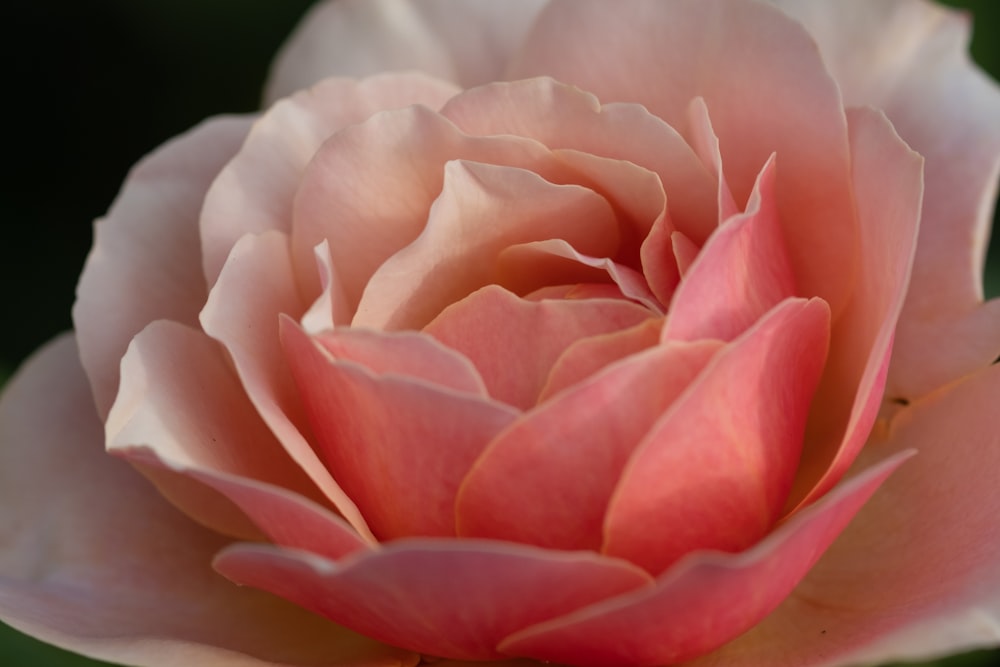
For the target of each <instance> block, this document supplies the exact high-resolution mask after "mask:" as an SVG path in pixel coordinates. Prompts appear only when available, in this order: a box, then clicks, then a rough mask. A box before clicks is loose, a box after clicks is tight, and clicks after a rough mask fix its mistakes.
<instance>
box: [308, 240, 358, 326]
mask: <svg viewBox="0 0 1000 667" xmlns="http://www.w3.org/2000/svg"><path fill="white" fill-rule="evenodd" d="M314 252H315V254H316V270H317V272H318V273H319V282H320V290H321V291H320V294H319V296H318V297H316V300H315V301H313V302H312V305H311V306H309V309H308V310H307V311H306V312H305V313H304V314H303V315H302V320H301V322H300V323H301V324H302V328H303V329H305V330H306V331H308V332H309V333H311V334H317V333H319V332H321V331H326V330H327V329H332V328H334V327H335V326H339V325H349V324H350V323H351V313H350V311H349V310H348V305H347V297H346V296H345V295H344V289H343V286H342V285H341V284H340V277H339V276H338V275H337V269H336V268H335V267H334V266H333V257H332V256H331V254H330V242H329V241H327V240H326V239H324V240H323V241H322V242H321V243H320V244H319V245H318V246H316V247H315V248H314Z"/></svg>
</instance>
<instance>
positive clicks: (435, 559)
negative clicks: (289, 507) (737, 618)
mask: <svg viewBox="0 0 1000 667" xmlns="http://www.w3.org/2000/svg"><path fill="white" fill-rule="evenodd" d="M215 566H216V569H218V570H219V571H220V572H222V573H223V574H225V575H226V576H227V577H229V578H230V579H232V580H234V581H236V582H239V583H241V584H247V585H250V586H256V587H258V588H263V589H264V590H267V591H271V592H273V593H277V594H278V595H281V596H282V597H286V598H288V599H290V600H292V601H293V602H295V603H296V604H299V605H301V606H303V607H305V608H307V609H311V610H313V611H315V612H317V613H319V614H322V615H323V616H326V617H327V618H330V619H332V620H336V621H338V622H343V623H346V624H349V625H350V627H352V629H354V630H356V631H358V632H361V633H363V634H365V635H368V636H371V637H373V638H376V639H378V640H380V641H384V642H387V643H390V644H393V645H396V646H402V647H405V648H408V649H411V650H414V651H419V652H420V653H425V654H429V655H433V656H440V657H448V658H458V659H470V660H490V659H495V658H500V657H503V655H502V654H501V653H499V652H498V651H497V648H496V647H497V644H498V643H499V642H500V641H501V640H502V639H503V638H504V637H506V636H507V635H509V634H511V633H512V632H516V631H517V630H520V629H521V628H524V627H527V626H530V625H533V624H535V623H539V622H542V621H544V620H548V619H550V618H554V617H557V616H560V615H562V614H565V613H567V612H570V611H573V610H574V609H577V608H579V607H582V606H585V605H588V604H591V603H593V602H597V601H599V600H603V599H605V598H607V597H611V596H615V595H619V594H621V593H624V592H625V591H630V590H633V589H636V588H640V587H645V586H648V585H649V582H650V579H649V577H648V575H646V574H645V573H643V572H642V571H641V570H639V569H638V568H636V567H634V566H632V565H630V564H628V563H625V562H624V561H620V560H615V559H611V558H605V557H603V556H599V555H597V554H594V553H587V552H576V553H566V552H558V551H548V550H543V549H538V548H535V547H528V546H523V545H517V544H508V543H504V542H490V541H484V540H461V541H457V540H431V539H413V540H400V541H398V542H395V543H393V544H390V545H387V546H386V547H385V548H384V549H381V550H379V551H376V552H370V553H369V554H368V555H366V556H363V557H354V558H347V559H345V560H343V561H340V562H334V561H330V560H327V559H324V558H320V557H318V556H314V555H312V554H308V553H304V552H295V551H289V550H281V549H276V548H273V547H268V546H258V545H251V544H247V545H236V546H233V547H230V548H229V549H227V550H226V551H224V552H223V553H222V554H220V555H219V557H218V558H217V559H216V561H215Z"/></svg>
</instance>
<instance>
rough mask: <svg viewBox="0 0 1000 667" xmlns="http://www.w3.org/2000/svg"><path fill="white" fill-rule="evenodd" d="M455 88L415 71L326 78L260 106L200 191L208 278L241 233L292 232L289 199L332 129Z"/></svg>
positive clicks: (432, 99) (432, 102)
mask: <svg viewBox="0 0 1000 667" xmlns="http://www.w3.org/2000/svg"><path fill="white" fill-rule="evenodd" d="M457 92H458V89H457V88H455V87H454V86H452V85H450V84H447V83H445V82H443V81H438V80H437V79H432V78H430V77H427V76H422V75H420V74H416V73H409V74H382V75H379V76H373V77H369V78H367V79H364V80H362V81H355V80H353V79H329V80H326V81H323V82H321V83H318V84H316V85H315V86H313V87H311V88H309V89H308V90H302V91H299V92H297V93H296V94H295V95H293V96H292V97H290V98H288V99H285V100H281V101H280V102H278V103H277V104H275V105H274V106H272V107H271V108H270V109H268V110H267V111H266V112H264V114H263V116H261V118H260V119H259V120H257V122H256V123H254V126H253V128H251V130H250V134H249V135H248V136H247V138H246V142H245V143H244V144H243V146H242V147H241V148H240V150H239V152H238V153H236V155H235V156H234V157H233V159H232V161H231V162H229V164H227V165H225V167H224V168H222V169H221V171H220V170H218V169H217V170H216V171H217V173H218V176H217V177H216V179H215V181H214V182H213V183H212V187H211V188H210V189H209V191H208V193H207V195H206V197H205V205H204V209H203V210H202V215H201V244H202V263H203V265H204V271H205V278H206V279H207V280H208V284H209V286H211V285H212V284H214V283H215V280H216V278H218V275H219V272H220V271H221V270H222V266H223V264H225V262H226V257H227V256H228V255H229V251H230V250H231V249H232V247H233V246H234V245H235V244H236V242H237V241H238V240H239V239H240V237H242V236H243V235H245V234H262V233H264V232H267V231H270V230H275V231H279V232H283V233H286V234H287V233H289V232H291V226H292V202H293V200H294V197H295V192H296V190H297V188H298V185H299V181H300V179H301V178H302V173H303V171H304V170H305V168H306V165H307V164H308V163H309V161H310V160H311V159H312V157H313V155H315V153H316V151H317V150H318V149H319V147H320V145H321V144H322V143H323V141H325V140H326V139H327V138H329V137H330V135H332V134H334V133H335V132H336V131H337V130H340V129H341V128H343V127H345V126H347V125H351V124H354V123H360V122H361V121H363V120H365V119H367V118H369V117H370V116H371V115H372V114H375V113H377V112H379V111H384V110H386V109H400V108H403V107H408V106H410V105H412V104H423V105H426V106H428V107H431V108H438V107H440V106H441V105H442V104H444V102H445V100H447V99H448V98H449V97H451V96H453V95H454V94H456V93H457Z"/></svg>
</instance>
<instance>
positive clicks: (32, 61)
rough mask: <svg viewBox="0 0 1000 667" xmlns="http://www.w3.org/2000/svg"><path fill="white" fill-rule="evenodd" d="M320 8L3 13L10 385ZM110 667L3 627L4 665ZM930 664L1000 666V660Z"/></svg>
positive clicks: (272, 3)
mask: <svg viewBox="0 0 1000 667" xmlns="http://www.w3.org/2000/svg"><path fill="white" fill-rule="evenodd" d="M498 1H500V0H498ZM871 1H877V0H871ZM311 4H313V2H312V0H86V1H81V0H46V1H44V2H38V3H28V2H24V3H16V4H15V3H11V4H10V6H8V7H7V8H6V9H5V11H4V13H3V15H4V22H5V25H6V29H7V30H6V33H7V38H6V39H4V40H0V49H2V53H3V58H2V61H0V62H3V63H4V65H5V69H4V76H5V101H4V107H5V108H4V113H5V116H6V118H7V121H6V129H7V133H6V135H7V136H6V137H5V140H6V145H7V146H8V149H7V151H6V154H5V155H4V157H5V159H6V160H5V161H6V165H7V173H6V174H5V176H4V178H3V179H0V214H2V216H3V221H4V224H3V240H2V242H0V307H2V312H3V313H4V315H3V321H2V326H0V384H2V382H3V379H4V378H5V377H6V376H8V375H9V374H10V372H12V370H13V369H14V368H16V367H17V365H18V364H20V362H21V361H22V360H23V359H24V358H25V357H26V356H27V355H28V354H30V353H31V351H32V350H34V349H35V348H37V347H38V346H39V345H41V344H42V343H43V342H45V341H46V340H47V339H49V338H51V337H52V336H53V335H55V334H56V333H58V332H60V331H63V330H66V329H69V328H70V327H71V324H70V318H69V312H70V306H71V305H72V302H73V291H74V287H75V285H76V279H77V276H78V275H79V272H80V268H81V267H82V265H83V260H84V257H85V256H86V253H87V250H88V248H89V245H90V235H91V222H92V220H93V219H95V218H97V217H99V216H100V215H102V214H103V213H104V212H105V211H106V210H107V208H108V205H109V203H110V202H111V200H112V199H113V198H114V196H115V194H116V193H117V191H118V188H119V186H120V185H121V182H122V179H123V177H124V176H125V174H126V172H127V171H128V169H129V167H130V166H131V165H132V164H134V163H135V162H136V160H137V159H138V158H139V157H141V156H142V155H144V154H145V153H147V152H149V151H150V150H152V149H153V148H154V147H156V146H157V145H159V144H160V143H162V142H163V141H165V140H166V139H168V138H170V137H172V136H174V135H176V134H178V133H180V132H182V131H184V130H186V129H187V128H189V127H191V126H192V125H194V124H196V123H197V122H199V121H200V120H202V119H203V118H205V117H207V116H211V115H214V114H218V113H224V112H244V111H252V110H254V109H256V108H257V105H258V102H259V98H260V90H261V86H262V84H263V81H264V78H265V75H266V72H267V68H268V65H269V63H270V59H271V57H272V56H273V54H274V53H275V51H276V50H277V48H278V46H279V45H280V44H281V43H282V41H283V39H284V38H285V37H286V36H287V34H288V33H289V31H290V30H291V29H292V27H293V26H294V25H295V23H296V21H297V20H298V18H299V17H300V16H301V15H302V13H303V12H304V11H305V10H306V8H307V7H309V6H310V5H311ZM947 4H950V5H954V6H957V7H962V8H965V9H967V10H969V11H971V12H972V13H973V15H974V17H975V20H976V31H975V35H974V41H973V49H972V50H973V55H974V57H975V58H976V60H977V61H978V62H979V63H980V64H981V65H982V66H983V67H984V68H986V69H987V70H988V71H990V72H991V73H992V74H993V76H994V78H998V79H1000V0H951V1H949V2H948V3H947ZM998 251H1000V242H998V239H996V238H994V241H993V243H992V245H991V250H990V257H991V259H990V267H989V270H988V273H989V276H988V278H987V292H988V293H989V294H992V295H994V296H995V295H998V294H1000V252H998ZM998 566H1000V555H998ZM101 664H103V663H98V662H94V661H92V660H87V659H84V658H80V657H78V656H75V655H71V654H69V653H66V652H63V651H59V650H57V649H53V648H51V647H49V646H45V645H43V644H40V643H38V642H35V641H33V640H31V639H29V638H27V637H24V636H23V635H20V634H18V633H16V632H14V631H13V630H11V629H10V628H8V627H7V626H4V625H2V624H0V666H3V667H83V666H91V667H93V666H95V665H101ZM926 664H927V665H947V666H948V667H973V666H982V665H993V664H1000V652H995V653H994V652H978V653H973V654H969V655H966V656H958V657H955V658H951V659H948V660H942V661H937V662H932V663H926Z"/></svg>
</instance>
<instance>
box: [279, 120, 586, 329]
mask: <svg viewBox="0 0 1000 667" xmlns="http://www.w3.org/2000/svg"><path fill="white" fill-rule="evenodd" d="M449 160H472V161H478V162H486V163H490V164H502V165H510V166H515V167H523V168H530V169H532V171H535V172H536V173H538V174H540V175H541V176H542V177H543V178H545V179H546V180H549V181H551V182H560V181H562V182H566V181H565V178H566V176H567V175H568V174H570V173H571V172H570V170H569V168H568V167H566V166H565V165H564V164H563V163H562V162H561V161H558V160H556V159H555V158H554V156H553V155H552V153H551V151H550V150H549V149H547V148H546V147H545V146H543V145H541V144H539V143H538V142H534V141H531V140H528V139H520V138H517V137H510V136H508V137H470V136H468V135H466V134H463V133H462V132H460V131H459V130H458V128H456V127H455V126H454V125H453V124H452V123H451V122H449V121H448V120H447V119H445V118H442V117H441V116H440V115H438V114H437V113H435V112H433V111H431V110H430V109H428V108H426V107H421V106H415V107H410V108H407V109H402V110H398V111H386V112H383V113H380V114H376V115H374V116H372V117H371V118H369V119H368V120H367V121H366V122H364V123H361V124H358V125H354V126H351V127H348V128H345V129H344V130H342V131H341V132H338V133H337V134H335V135H333V136H332V137H331V138H330V139H328V140H327V141H326V142H325V143H324V144H323V146H322V147H320V149H319V150H318V151H317V152H316V154H315V156H314V157H313V159H312V161H311V162H310V164H309V166H308V168H307V169H306V171H305V173H304V174H303V175H302V179H301V182H300V186H299V190H298V193H297V194H296V198H295V204H294V214H293V215H294V219H293V225H292V228H293V232H292V247H293V252H294V257H295V264H296V267H297V269H298V270H299V273H298V276H297V278H298V280H299V283H300V285H302V286H304V287H307V288H308V290H307V291H312V290H315V291H317V292H318V291H319V286H318V284H317V282H318V281H317V280H316V277H315V271H313V270H312V268H311V267H313V266H314V264H315V259H314V252H315V250H314V249H315V248H316V246H318V245H319V244H320V243H322V242H323V241H324V240H327V241H329V246H330V252H331V256H332V258H333V266H334V267H336V269H337V272H338V274H339V278H340V282H341V285H342V287H343V290H344V294H345V295H346V297H347V299H348V309H349V310H351V311H353V310H354V309H355V308H356V307H357V305H358V301H359V300H360V298H361V293H362V291H363V290H364V287H365V285H366V284H367V283H368V281H369V280H370V279H371V276H372V274H373V273H374V272H375V271H376V269H378V267H379V266H380V265H382V264H383V263H384V262H385V261H386V260H387V259H388V258H389V257H391V256H392V255H393V254H395V253H396V252H397V251H399V250H400V249H402V248H403V247H405V246H406V245H407V244H409V243H410V242H412V241H413V240H414V239H416V238H417V237H418V236H419V235H420V233H421V231H422V230H423V228H424V226H425V225H426V223H427V216H428V214H429V212H430V209H431V205H432V204H433V203H434V200H435V199H436V198H437V197H438V195H440V194H441V189H442V187H443V184H444V177H445V164H446V163H447V162H448V161H449ZM385 183H392V196H391V197H387V196H386V193H385V190H384V185H385ZM332 211H335V212H336V215H331V212H332Z"/></svg>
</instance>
